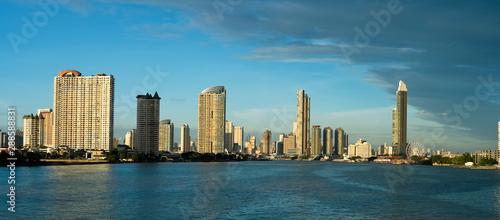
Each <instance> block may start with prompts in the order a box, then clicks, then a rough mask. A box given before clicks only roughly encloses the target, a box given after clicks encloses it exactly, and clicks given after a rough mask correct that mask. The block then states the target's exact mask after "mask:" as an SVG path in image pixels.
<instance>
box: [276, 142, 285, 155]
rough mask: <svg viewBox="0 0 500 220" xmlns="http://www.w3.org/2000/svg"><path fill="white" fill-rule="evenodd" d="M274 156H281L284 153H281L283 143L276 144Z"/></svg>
mask: <svg viewBox="0 0 500 220" xmlns="http://www.w3.org/2000/svg"><path fill="white" fill-rule="evenodd" d="M276 154H278V155H283V154H285V152H284V151H283V141H278V142H276Z"/></svg>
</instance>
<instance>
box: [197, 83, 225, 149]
mask: <svg viewBox="0 0 500 220" xmlns="http://www.w3.org/2000/svg"><path fill="white" fill-rule="evenodd" d="M225 124H226V89H225V88H224V86H214V87H210V88H207V89H205V90H203V92H201V94H199V95H198V144H197V146H198V150H199V152H200V153H215V154H216V153H224V152H225V149H224V147H225V145H224V136H225Z"/></svg>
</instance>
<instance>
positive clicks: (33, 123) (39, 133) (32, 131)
mask: <svg viewBox="0 0 500 220" xmlns="http://www.w3.org/2000/svg"><path fill="white" fill-rule="evenodd" d="M44 121H45V120H44V118H43V116H42V115H35V116H33V114H31V115H25V116H23V122H24V125H23V131H24V134H23V135H24V137H23V139H24V145H25V146H27V147H39V146H41V145H43V140H44V133H43V128H44Z"/></svg>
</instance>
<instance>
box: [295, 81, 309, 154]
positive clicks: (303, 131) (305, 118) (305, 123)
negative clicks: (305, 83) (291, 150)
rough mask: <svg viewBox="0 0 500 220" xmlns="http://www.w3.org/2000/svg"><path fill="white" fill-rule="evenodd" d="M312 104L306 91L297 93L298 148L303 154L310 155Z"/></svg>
mask: <svg viewBox="0 0 500 220" xmlns="http://www.w3.org/2000/svg"><path fill="white" fill-rule="evenodd" d="M310 103H311V98H309V97H308V96H307V94H306V93H305V92H304V90H298V91H297V127H296V133H295V137H296V138H297V141H296V144H297V148H299V150H300V151H301V153H302V154H308V153H307V152H308V148H309V137H310V132H309V131H310V127H311V126H310V112H309V110H310Z"/></svg>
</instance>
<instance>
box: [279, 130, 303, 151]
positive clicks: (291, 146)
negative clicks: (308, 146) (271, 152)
mask: <svg viewBox="0 0 500 220" xmlns="http://www.w3.org/2000/svg"><path fill="white" fill-rule="evenodd" d="M296 141H297V138H296V137H295V135H294V134H293V133H291V134H289V135H288V136H286V137H285V138H284V139H283V153H284V154H288V155H295V154H300V151H299V150H300V149H298V148H297V143H296Z"/></svg>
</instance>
